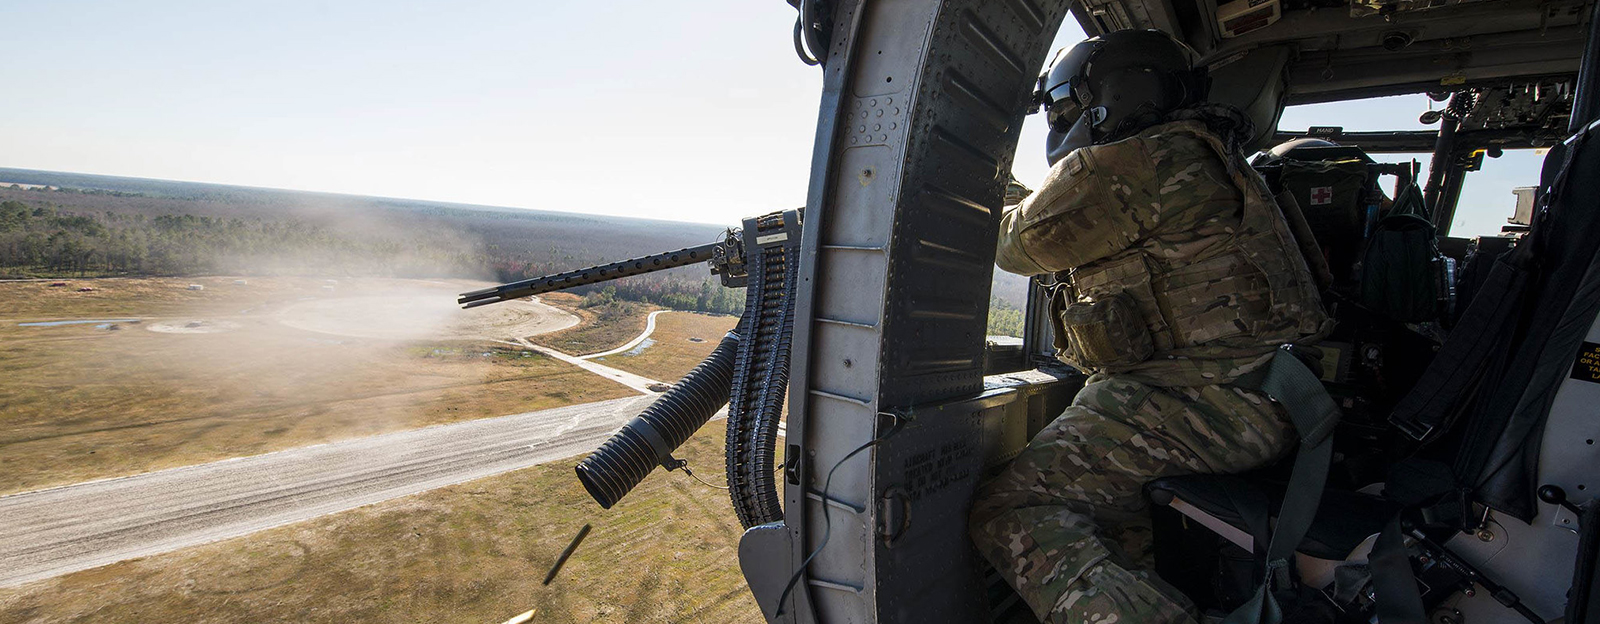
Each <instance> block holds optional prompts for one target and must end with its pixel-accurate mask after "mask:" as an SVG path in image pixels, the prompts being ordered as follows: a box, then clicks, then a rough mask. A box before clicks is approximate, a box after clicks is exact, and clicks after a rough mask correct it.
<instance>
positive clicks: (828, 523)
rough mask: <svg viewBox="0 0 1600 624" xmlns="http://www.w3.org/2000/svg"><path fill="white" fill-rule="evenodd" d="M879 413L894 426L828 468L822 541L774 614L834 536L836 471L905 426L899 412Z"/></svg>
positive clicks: (785, 589)
mask: <svg viewBox="0 0 1600 624" xmlns="http://www.w3.org/2000/svg"><path fill="white" fill-rule="evenodd" d="M879 415H881V416H889V417H891V418H893V419H894V426H892V427H889V430H888V431H885V432H883V435H881V436H878V437H876V438H873V439H871V440H868V441H867V442H866V443H864V444H862V445H861V446H858V447H856V449H855V450H853V451H850V452H849V453H846V454H845V456H844V457H841V458H839V461H837V462H834V463H833V467H832V468H829V469H828V478H827V479H824V480H823V482H822V527H823V529H822V541H821V542H819V543H818V544H817V547H816V548H815V549H812V551H811V554H809V555H806V559H805V561H802V562H800V567H799V568H797V569H795V571H794V575H793V576H790V577H789V583H788V584H786V585H784V586H783V593H782V594H779V595H778V611H777V612H776V613H774V614H773V615H774V616H778V615H783V603H784V602H786V601H788V600H789V592H790V591H792V590H794V584H795V583H797V582H799V581H800V577H801V576H803V575H804V574H805V572H806V569H807V568H809V567H811V560H813V559H816V558H817V555H819V554H821V553H822V549H823V547H825V546H827V545H828V538H830V537H833V515H832V514H830V513H828V512H829V507H828V500H829V499H828V491H829V490H830V489H831V488H832V487H833V473H834V471H837V470H838V469H839V467H840V466H843V465H844V463H845V462H847V461H849V460H850V458H851V457H855V456H856V454H857V453H860V452H861V451H865V450H867V449H869V448H872V447H874V446H877V445H879V444H881V443H883V441H884V440H888V439H889V436H892V435H894V434H895V433H897V432H899V431H900V428H901V427H902V426H904V425H905V422H906V419H905V418H903V417H901V416H900V415H899V414H893V413H889V412H879Z"/></svg>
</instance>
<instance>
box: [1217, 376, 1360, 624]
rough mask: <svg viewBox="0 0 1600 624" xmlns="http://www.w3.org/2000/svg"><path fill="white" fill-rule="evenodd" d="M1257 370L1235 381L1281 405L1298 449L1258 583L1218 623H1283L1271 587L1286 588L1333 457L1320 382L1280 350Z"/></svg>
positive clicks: (1331, 422)
mask: <svg viewBox="0 0 1600 624" xmlns="http://www.w3.org/2000/svg"><path fill="white" fill-rule="evenodd" d="M1262 368H1263V369H1264V372H1263V373H1262V374H1259V375H1249V376H1246V377H1243V378H1240V379H1239V380H1238V381H1237V382H1235V383H1236V385H1239V386H1243V387H1246V388H1253V389H1256V390H1260V391H1261V392H1263V393H1265V394H1266V395H1267V396H1269V397H1272V400H1274V401H1277V402H1278V404H1279V405H1282V406H1283V408H1284V411H1286V412H1288V413H1289V420H1290V421H1292V422H1294V428H1295V431H1296V432H1297V433H1298V434H1299V436H1300V450H1299V452H1298V453H1296V455H1295V459H1294V470H1293V472H1290V473H1289V489H1288V492H1287V493H1286V494H1285V495H1284V498H1283V506H1282V507H1281V508H1279V510H1278V525H1277V527H1276V528H1275V530H1273V531H1272V538H1271V544H1270V545H1268V546H1267V552H1266V557H1265V561H1266V565H1265V569H1263V570H1262V575H1261V584H1260V585H1259V586H1258V587H1257V588H1256V593H1255V595H1254V596H1251V597H1250V600H1249V601H1247V602H1245V604H1244V605H1242V606H1240V607H1239V608H1238V609H1235V610H1234V611H1233V612H1232V613H1229V614H1228V617H1227V618H1225V619H1224V620H1223V624H1279V623H1280V622H1282V621H1283V608H1282V607H1280V606H1279V605H1278V600H1277V599H1276V598H1274V597H1273V595H1272V590H1273V588H1274V587H1275V586H1276V587H1284V586H1287V582H1288V580H1289V564H1290V562H1291V561H1293V557H1294V551H1295V548H1296V547H1298V546H1299V545H1300V541H1301V540H1303V539H1305V536H1306V531H1308V530H1310V528H1311V521H1312V520H1314V519H1316V517H1317V506H1318V505H1319V504H1320V503H1321V502H1322V488H1323V486H1324V485H1326V484H1327V481H1328V465H1329V464H1330V463H1331V462H1332V459H1333V435H1332V434H1333V429H1334V426H1335V425H1337V424H1338V423H1339V407H1338V406H1337V405H1335V404H1334V402H1333V397H1330V396H1328V391H1327V389H1325V388H1323V387H1322V380H1321V379H1318V378H1317V376H1316V374H1314V373H1312V372H1311V369H1309V368H1307V367H1306V365H1305V364H1304V363H1302V362H1301V361H1300V360H1299V359H1298V358H1296V357H1294V355H1293V354H1292V353H1289V352H1288V351H1287V350H1284V349H1280V350H1279V351H1278V352H1277V353H1276V354H1275V355H1274V356H1273V358H1272V361H1271V362H1270V363H1269V364H1267V365H1266V366H1264V367H1262ZM1257 547H1258V548H1259V545H1258V546H1257Z"/></svg>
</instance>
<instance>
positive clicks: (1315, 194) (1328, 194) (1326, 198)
mask: <svg viewBox="0 0 1600 624" xmlns="http://www.w3.org/2000/svg"><path fill="white" fill-rule="evenodd" d="M1331 203H1333V187H1331V186H1313V187H1311V205H1313V206H1326V205H1328V204H1331Z"/></svg>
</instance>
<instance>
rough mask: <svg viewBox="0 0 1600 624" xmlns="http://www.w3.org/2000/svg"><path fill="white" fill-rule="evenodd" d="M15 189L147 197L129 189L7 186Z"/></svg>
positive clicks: (36, 191)
mask: <svg viewBox="0 0 1600 624" xmlns="http://www.w3.org/2000/svg"><path fill="white" fill-rule="evenodd" d="M6 188H9V189H11V190H13V191H32V192H34V193H72V194H76V195H98V196H103V197H145V196H146V195H145V194H144V193H134V192H129V191H111V190H106V189H91V188H74V187H70V186H30V187H26V188H24V187H23V186H22V185H21V184H15V183H13V184H11V185H10V186H8V187H6Z"/></svg>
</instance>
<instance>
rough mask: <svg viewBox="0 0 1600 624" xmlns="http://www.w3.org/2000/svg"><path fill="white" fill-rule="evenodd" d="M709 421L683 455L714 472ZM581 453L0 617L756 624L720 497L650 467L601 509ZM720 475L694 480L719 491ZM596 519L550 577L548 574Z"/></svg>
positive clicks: (215, 547)
mask: <svg viewBox="0 0 1600 624" xmlns="http://www.w3.org/2000/svg"><path fill="white" fill-rule="evenodd" d="M716 424H717V423H712V425H711V426H708V427H706V428H705V429H704V430H702V431H701V432H700V433H699V434H698V435H696V436H695V437H694V438H692V439H691V440H690V441H689V442H688V443H687V444H686V445H685V446H684V447H683V448H682V449H681V452H680V454H679V456H680V457H684V458H686V459H688V460H689V461H690V462H691V463H692V464H693V465H696V466H702V467H706V466H720V465H721V463H722V430H721V428H720V427H717V426H716ZM576 461H577V458H573V459H570V460H564V461H560V462H555V463H551V464H545V465H542V466H537V467H534V468H529V469H527V470H521V471H517V472H512V473H507V474H504V475H500V476H496V477H491V478H488V479H482V480H479V481H473V482H471V483H465V484H461V485H456V486H452V487H448V488H443V489H440V490H434V491H432V492H428V493H425V494H419V495H416V496H410V497H406V498H401V499H396V500H392V501H388V502H385V503H380V504H377V505H372V506H369V507H364V508H361V509H356V510H353V511H349V512H345V513H341V514H336V515H332V516H325V517H323V518H320V519H317V520H312V521H309V522H304V523H300V524H295V525H290V526H287V527H282V528H278V529H273V530H270V531H264V532H261V533H257V534H254V535H250V536H247V537H242V538H237V539H233V540H228V541H224V542H219V543H215V544H210V545H206V546H198V547H194V548H189V549H186V550H181V551H177V552H172V553H167V554H164V555H158V556H155V557H149V558H146V559H138V560H132V561H125V562H122V563H117V564H113V565H109V566H105V567H102V568H97V569H94V570H88V571H84V572H78V573H74V574H69V575H66V576H62V577H58V578H55V579H50V580H46V581H39V582H36V583H30V584H27V585H23V586H21V587H18V588H13V589H3V590H0V622H8V623H10V622H15V623H19V624H21V623H28V624H46V623H51V624H54V623H68V622H84V623H87V622H95V623H117V622H129V623H133V622H140V623H142V622H192V623H197V624H198V623H214V622H312V623H316V622H328V623H335V622H337V623H341V624H342V623H347V622H378V623H387V622H397V623H398V622H452V623H453V622H479V623H489V624H494V623H498V622H501V621H504V620H505V619H507V618H509V617H511V616H513V615H515V614H517V613H521V612H523V611H526V610H528V609H535V608H536V609H538V614H537V616H536V617H535V618H534V619H533V622H535V623H539V624H544V623H550V624H554V623H567V622H627V623H636V622H643V623H679V622H718V623H721V622H758V621H761V616H760V614H759V613H758V612H757V609H756V606H755V601H754V600H753V599H752V598H751V597H750V595H749V591H748V589H746V587H745V584H744V579H743V577H742V576H741V575H740V572H739V567H738V560H737V548H738V539H739V535H740V533H741V531H740V528H739V524H738V522H737V520H735V519H734V516H733V513H732V510H731V509H729V506H728V501H727V498H726V493H725V492H723V491H722V490H715V489H711V488H709V487H706V486H704V485H701V484H699V483H697V482H695V481H693V480H692V479H690V478H689V477H687V476H685V475H683V474H682V473H678V472H674V473H662V472H660V471H657V472H656V473H655V474H653V475H651V476H650V477H649V478H648V479H646V480H645V482H644V483H643V484H642V485H641V486H640V487H639V488H638V489H637V490H634V492H633V493H632V494H630V495H629V496H628V497H627V498H625V499H623V501H622V502H621V503H618V504H617V506H615V507H613V508H612V509H610V510H602V509H600V507H599V506H598V505H596V504H594V502H593V501H591V500H590V499H589V497H588V495H587V494H585V493H584V491H583V488H582V486H580V485H579V484H578V481H577V479H576V478H575V477H574V476H573V472H572V467H573V465H574V464H575V463H576ZM718 472H720V471H718V470H716V469H714V468H713V469H710V470H706V473H707V474H703V475H701V476H702V478H705V479H707V480H709V481H712V482H718V483H720V482H721V477H720V475H719V474H717V473H718ZM585 523H592V524H593V525H594V530H593V532H592V533H590V534H589V536H588V538H587V539H586V540H585V541H584V542H583V545H582V546H581V547H580V548H579V549H578V551H577V553H576V554H575V555H574V556H573V557H572V559H571V560H570V561H569V562H568V563H567V565H566V566H565V567H564V568H563V569H562V571H561V574H560V576H558V577H557V578H556V580H555V582H554V583H552V584H551V585H549V586H542V585H541V584H540V581H542V580H543V578H544V575H545V573H546V571H548V570H549V568H550V566H551V564H552V563H553V562H554V561H555V558H556V556H557V555H559V554H560V552H561V549H562V548H564V547H565V546H566V545H567V542H568V540H570V539H571V538H572V536H573V535H574V534H575V533H576V532H577V531H578V528H579V527H581V526H583V525H584V524H585Z"/></svg>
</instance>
